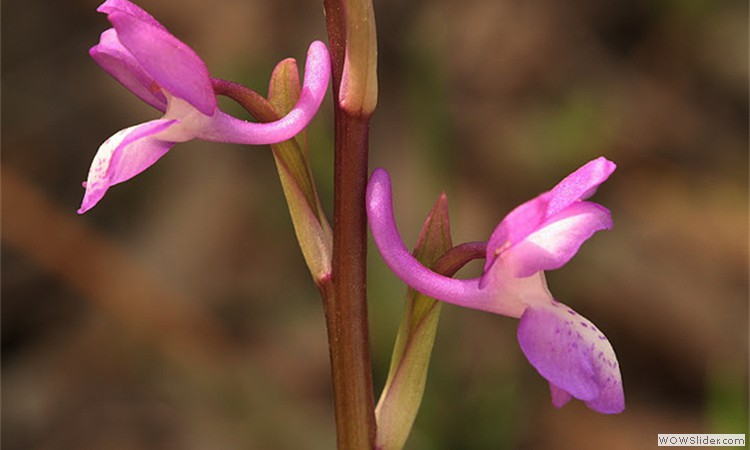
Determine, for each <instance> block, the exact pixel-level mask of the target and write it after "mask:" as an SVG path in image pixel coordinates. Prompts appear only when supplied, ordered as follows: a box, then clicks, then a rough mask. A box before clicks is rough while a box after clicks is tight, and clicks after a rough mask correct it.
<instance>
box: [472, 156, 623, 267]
mask: <svg viewBox="0 0 750 450" xmlns="http://www.w3.org/2000/svg"><path fill="white" fill-rule="evenodd" d="M615 168H616V165H615V163H613V162H611V161H609V160H607V159H605V158H603V157H600V158H597V159H594V160H592V161H589V162H588V163H586V164H584V165H583V166H582V167H580V168H579V169H578V170H576V171H575V172H573V173H571V174H570V175H568V176H567V177H565V178H564V179H563V180H562V181H561V182H559V183H558V184H557V185H556V186H555V187H554V188H552V190H551V191H549V192H545V193H543V194H541V195H539V196H538V197H536V198H534V199H532V200H529V201H528V202H526V203H524V204H522V205H520V206H518V207H517V208H515V209H514V210H513V211H511V212H510V213H509V214H508V215H507V216H505V218H504V219H503V220H502V221H501V222H500V224H499V225H498V226H497V228H495V230H494V231H493V232H492V235H491V236H490V239H489V241H488V242H487V260H486V262H485V271H487V270H489V267H490V266H491V265H492V264H493V262H494V260H495V259H496V258H497V257H499V256H500V254H501V253H503V252H506V251H509V249H510V248H512V247H513V246H515V245H518V244H519V243H522V242H523V241H524V240H525V239H527V238H528V237H529V236H531V235H533V234H535V233H537V232H538V231H539V230H540V229H541V228H543V227H546V226H549V225H551V224H553V223H554V222H555V216H556V215H558V214H561V215H559V216H557V217H560V218H566V217H567V216H568V214H567V213H563V211H564V210H565V209H566V208H568V207H571V206H573V205H575V204H576V203H577V202H579V201H581V200H584V199H586V198H588V197H590V196H591V195H593V194H594V192H595V191H596V188H597V187H598V186H599V185H600V184H601V183H603V182H604V181H605V180H606V179H607V178H609V176H610V175H611V174H612V172H613V171H614V170H615ZM603 211H607V210H606V209H604V210H603ZM579 212H580V211H578V210H575V211H574V212H572V213H571V214H573V215H577V214H579ZM608 215H609V212H608V211H607V216H608ZM593 216H596V217H599V218H600V219H601V220H603V221H604V223H610V222H611V218H608V219H607V218H604V217H600V216H602V214H593ZM592 220H593V219H592ZM593 222H597V220H593ZM566 223H568V224H569V225H575V223H574V222H572V221H568V222H566ZM558 226H562V224H560V225H558ZM610 227H611V223H610V224H609V225H608V226H602V227H601V228H597V229H596V230H594V231H597V230H600V229H603V228H610ZM551 231H556V229H552V230H551ZM581 234H582V235H585V234H586V233H581ZM591 234H593V231H592V232H591V233H589V234H588V235H587V236H586V238H585V239H583V240H581V241H580V242H579V243H578V244H577V245H562V243H560V246H561V247H566V248H573V247H574V251H573V252H572V253H570V254H569V255H567V259H565V258H557V260H561V261H562V262H561V263H560V264H558V265H556V264H557V263H554V264H552V266H553V267H543V268H558V267H560V266H562V265H563V264H565V263H566V262H567V261H568V260H570V258H571V257H572V256H573V255H574V254H575V252H576V251H577V250H578V248H579V247H580V245H581V243H583V241H585V240H586V239H588V238H589V237H590V236H591ZM541 236H542V237H545V236H549V235H547V234H542V235H541ZM571 236H572V235H571ZM538 238H539V237H537V239H538ZM519 254H521V255H523V254H525V252H520V253H519ZM532 265H533V263H532ZM523 272H524V273H528V274H529V275H530V274H531V273H533V272H528V270H524V271H523ZM519 276H527V275H519Z"/></svg>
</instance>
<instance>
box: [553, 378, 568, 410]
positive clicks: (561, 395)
mask: <svg viewBox="0 0 750 450" xmlns="http://www.w3.org/2000/svg"><path fill="white" fill-rule="evenodd" d="M549 393H550V397H552V405H553V406H554V407H555V408H562V407H563V406H565V405H566V404H567V403H568V402H569V401H570V399H571V398H573V396H572V395H570V394H569V393H568V391H565V390H563V389H560V388H559V387H557V386H555V385H554V384H552V383H550V384H549Z"/></svg>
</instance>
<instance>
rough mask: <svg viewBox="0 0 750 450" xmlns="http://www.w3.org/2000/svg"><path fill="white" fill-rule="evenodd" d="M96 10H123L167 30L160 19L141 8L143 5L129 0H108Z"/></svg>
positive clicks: (109, 11) (104, 11)
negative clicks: (140, 5)
mask: <svg viewBox="0 0 750 450" xmlns="http://www.w3.org/2000/svg"><path fill="white" fill-rule="evenodd" d="M96 10H97V11H98V12H100V13H104V14H111V13H113V12H115V11H121V12H124V13H127V14H130V15H131V16H134V17H136V18H138V19H139V20H142V21H143V22H146V23H148V24H151V25H153V26H156V27H159V28H162V29H164V30H166V28H165V27H164V25H162V24H160V23H159V21H158V20H156V19H154V17H153V16H152V15H151V14H149V13H147V12H146V11H144V10H143V9H141V7H139V6H138V5H135V4H133V3H131V2H129V1H127V0H106V1H105V2H104V3H102V4H101V5H100V6H99V7H98V8H97V9H96Z"/></svg>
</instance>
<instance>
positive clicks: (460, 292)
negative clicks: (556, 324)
mask: <svg viewBox="0 0 750 450" xmlns="http://www.w3.org/2000/svg"><path fill="white" fill-rule="evenodd" d="M366 209H367V218H368V220H369V223H370V231H372V237H373V238H374V239H375V244H376V245H377V247H378V250H380V254H381V255H382V257H383V260H384V261H385V263H386V264H387V265H388V267H389V268H390V269H391V270H392V271H393V273H394V274H396V276H398V277H399V278H400V279H401V280H403V281H404V282H405V283H406V284H408V285H409V286H411V287H412V288H414V289H416V290H417V291H419V292H421V293H423V294H425V295H428V296H430V297H433V298H436V299H438V300H441V301H444V302H448V303H453V304H456V305H459V306H464V307H466V308H472V309H479V310H483V311H490V312H494V313H497V314H504V315H507V316H512V317H520V315H521V312H522V311H523V308H524V307H525V305H523V304H521V303H519V302H515V303H512V302H506V301H504V300H503V299H501V298H499V297H498V293H497V292H496V290H494V285H492V286H493V288H492V289H491V288H490V287H489V286H488V289H480V288H479V278H475V279H471V280H459V279H454V278H449V277H445V276H443V275H440V274H438V273H435V272H433V271H432V270H430V269H428V268H427V267H425V266H423V265H422V264H421V263H420V262H419V261H417V259H416V258H414V256H412V254H411V252H409V250H408V249H407V248H406V246H405V245H404V242H403V241H402V240H401V235H400V234H399V232H398V228H397V227H396V221H395V219H394V217H393V196H392V193H391V180H390V177H389V176H388V172H386V171H385V170H384V169H380V168H378V169H375V171H374V172H373V173H372V177H371V178H370V182H369V183H368V185H367V201H366Z"/></svg>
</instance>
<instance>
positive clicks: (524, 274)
mask: <svg viewBox="0 0 750 450" xmlns="http://www.w3.org/2000/svg"><path fill="white" fill-rule="evenodd" d="M614 170H615V164H614V163H613V162H611V161H608V160H606V159H605V158H598V159H595V160H593V161H590V162H589V163H587V164H586V165H584V166H583V167H581V168H579V169H578V170H576V171H575V172H573V173H572V174H570V175H568V176H567V177H566V178H565V179H564V180H562V181H561V182H560V183H559V184H558V185H557V186H555V187H554V188H553V189H552V190H551V191H549V192H546V193H544V194H541V195H540V196H538V197H536V198H535V199H533V200H531V201H529V202H526V203H524V204H522V205H521V206H519V207H517V208H516V209H514V210H513V211H511V213H510V214H508V215H507V216H506V217H505V218H504V219H503V220H502V221H501V222H500V224H499V225H498V226H497V228H496V229H495V231H494V232H493V233H492V236H490V239H489V241H488V243H487V250H486V252H487V253H486V262H485V270H484V274H483V275H482V276H481V277H479V278H475V279H463V280H462V279H453V278H448V277H444V276H442V275H439V274H437V273H435V272H433V271H431V270H430V269H428V268H426V267H425V266H423V265H422V264H420V263H419V262H418V261H417V260H416V259H415V258H414V257H413V256H412V255H411V254H410V253H409V251H408V250H407V248H406V246H405V245H404V243H403V242H402V240H401V237H400V235H399V233H398V229H397V228H396V223H395V221H394V218H393V200H392V194H391V184H390V179H389V176H388V173H387V172H386V171H385V170H383V169H376V170H375V172H374V173H373V174H372V177H371V179H370V182H369V185H368V188H367V215H368V218H369V222H370V229H371V230H372V234H373V237H374V238H375V243H376V244H377V247H378V249H379V250H380V253H381V255H382V256H383V259H384V260H385V262H386V264H387V265H388V266H389V267H390V268H391V270H392V271H393V272H394V273H395V274H396V275H397V276H398V277H399V278H401V279H402V280H403V281H404V282H405V283H406V284H408V285H409V286H411V287H412V288H414V289H416V290H417V291H419V292H421V293H423V294H425V295H428V296H430V297H434V298H436V299H438V300H441V301H444V302H448V303H453V304H456V305H460V306H464V307H467V308H472V309H478V310H483V311H489V312H492V313H497V314H502V315H505V316H509V317H514V318H519V319H520V321H519V325H518V341H519V343H520V346H521V350H522V351H523V353H524V354H525V355H526V358H527V359H528V360H529V362H530V363H531V365H532V366H534V367H535V368H536V369H537V371H538V372H539V373H540V374H541V375H542V376H543V377H544V378H545V379H547V381H549V384H550V391H551V394H552V403H553V405H555V406H556V407H558V408H559V407H562V406H563V405H565V404H566V403H567V402H568V401H569V400H570V399H571V397H575V398H577V399H580V400H582V401H584V402H585V403H586V405H587V406H588V407H589V408H591V409H593V410H595V411H598V412H601V413H608V414H614V413H619V412H621V411H623V409H624V408H625V400H624V396H623V390H622V378H621V376H620V369H619V365H618V363H617V358H616V356H615V353H614V350H613V349H612V346H611V345H610V343H609V341H608V340H607V338H606V337H605V336H604V335H603V334H602V333H601V332H600V331H599V330H598V329H597V328H596V327H595V326H594V324H592V323H591V322H590V321H589V320H588V319H586V318H584V317H582V316H580V315H579V314H578V313H576V312H575V311H573V310H572V309H570V308H569V307H567V306H565V305H563V304H562V303H559V302H557V301H556V300H555V299H554V298H553V297H552V294H550V292H549V290H548V289H547V283H546V281H545V277H544V270H552V269H557V268H559V267H562V266H563V265H564V264H565V263H567V262H568V261H569V260H570V259H571V258H572V257H573V256H574V255H575V254H576V252H578V249H579V248H580V246H581V244H583V242H584V241H585V240H587V239H588V238H590V237H591V236H592V235H593V234H594V233H595V232H597V231H599V230H603V229H609V228H611V227H612V217H611V215H610V213H609V211H608V210H607V209H606V208H604V207H602V206H601V205H598V204H596V203H592V202H587V201H584V200H585V199H586V198H588V197H590V196H591V195H593V193H594V191H595V190H596V188H597V186H599V185H600V184H601V183H603V182H604V181H605V180H606V179H607V178H608V177H609V175H610V174H611V173H612V172H613V171H614Z"/></svg>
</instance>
